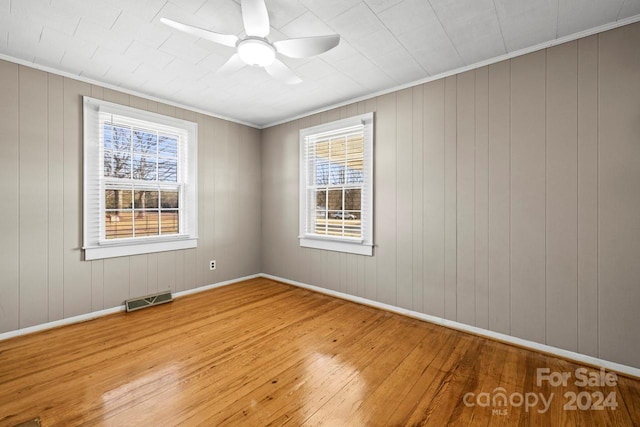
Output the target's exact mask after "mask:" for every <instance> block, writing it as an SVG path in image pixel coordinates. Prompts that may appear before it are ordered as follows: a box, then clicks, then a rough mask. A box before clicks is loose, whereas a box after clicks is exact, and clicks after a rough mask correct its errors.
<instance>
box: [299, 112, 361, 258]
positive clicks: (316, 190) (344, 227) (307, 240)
mask: <svg viewBox="0 0 640 427" xmlns="http://www.w3.org/2000/svg"><path fill="white" fill-rule="evenodd" d="M300 146H301V149H300V246H304V247H308V248H316V249H326V250H333V251H339V252H349V253H354V254H359V255H369V256H371V255H372V251H373V239H372V234H373V113H368V114H363V115H360V116H356V117H351V118H348V119H344V120H339V121H336V122H332V123H327V124H324V125H319V126H314V127H311V128H307V129H302V130H301V131H300Z"/></svg>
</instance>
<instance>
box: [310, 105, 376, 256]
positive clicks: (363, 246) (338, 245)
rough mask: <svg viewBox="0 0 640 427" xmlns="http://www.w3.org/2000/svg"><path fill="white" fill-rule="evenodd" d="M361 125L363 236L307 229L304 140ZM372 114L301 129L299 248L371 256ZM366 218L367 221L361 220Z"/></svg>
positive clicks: (372, 190) (372, 244)
mask: <svg viewBox="0 0 640 427" xmlns="http://www.w3.org/2000/svg"><path fill="white" fill-rule="evenodd" d="M359 125H364V129H363V133H364V167H363V172H364V183H363V185H362V187H363V189H365V188H366V191H363V194H362V196H361V197H362V201H361V203H362V210H361V212H362V215H361V218H362V220H363V223H362V224H361V227H362V228H361V230H362V236H361V237H360V238H350V237H338V236H325V235H320V234H313V233H308V232H307V227H306V226H307V218H308V214H309V213H308V206H309V200H308V183H307V181H306V180H307V167H308V164H307V162H306V150H307V149H306V144H307V142H306V139H307V138H309V137H312V136H317V135H321V134H328V133H339V132H340V131H341V130H343V129H344V130H347V129H349V128H353V127H354V126H359ZM373 134H374V115H373V113H366V114H360V115H357V116H353V117H349V118H346V119H341V120H336V121H333V122H330V123H324V124H321V125H317V126H312V127H309V128H305V129H301V130H300V139H299V144H300V145H299V147H300V176H299V181H300V182H299V184H300V187H299V191H300V199H299V203H300V205H299V235H298V239H299V241H300V246H301V247H306V248H313V249H322V250H329V251H337V252H346V253H352V254H356V255H365V256H373V246H374V243H373V192H374V189H373V139H374V137H373ZM365 220H366V223H364V221H365Z"/></svg>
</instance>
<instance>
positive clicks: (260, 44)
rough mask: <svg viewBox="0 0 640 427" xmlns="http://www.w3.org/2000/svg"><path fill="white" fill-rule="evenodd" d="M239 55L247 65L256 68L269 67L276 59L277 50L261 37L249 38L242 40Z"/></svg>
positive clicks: (239, 45) (239, 43) (239, 44)
mask: <svg viewBox="0 0 640 427" xmlns="http://www.w3.org/2000/svg"><path fill="white" fill-rule="evenodd" d="M238 54H239V55H240V59H242V60H243V61H244V62H245V63H246V64H248V65H252V66H254V67H268V66H269V65H271V64H273V61H274V60H275V59H276V49H275V48H274V47H273V46H272V45H271V43H269V42H268V41H267V40H266V39H263V38H261V37H247V38H246V39H244V40H240V41H239V42H238Z"/></svg>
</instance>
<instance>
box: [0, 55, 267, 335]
mask: <svg viewBox="0 0 640 427" xmlns="http://www.w3.org/2000/svg"><path fill="white" fill-rule="evenodd" d="M0 94H1V95H0V185H1V191H0V195H1V197H0V200H1V203H2V206H1V207H0V254H2V255H1V256H0V333H2V332H6V331H13V330H16V329H20V328H25V327H29V326H33V325H38V324H42V323H46V322H50V321H54V320H59V319H63V318H67V317H71V316H75V315H80V314H84V313H89V312H93V311H97V310H101V309H105V308H111V307H115V306H118V305H121V304H123V302H124V300H125V299H127V298H130V297H135V296H141V295H145V294H148V293H153V292H157V291H161V290H167V289H170V290H172V291H182V290H187V289H192V288H196V287H199V286H203V285H208V284H212V283H217V282H221V281H225V280H229V279H235V278H239V277H243V276H247V275H251V274H256V273H259V272H260V261H261V259H260V247H259V244H257V243H256V242H258V241H259V240H260V208H261V206H260V177H261V174H260V162H261V154H260V150H261V148H260V131H259V130H257V129H253V128H249V127H246V126H242V125H238V124H235V123H230V122H227V121H224V120H220V119H216V118H213V117H210V116H205V115H203V114H197V113H194V112H191V111H187V110H183V109H180V108H175V107H173V106H169V105H165V104H160V103H157V102H153V101H149V100H146V99H142V98H138V97H135V96H130V95H127V94H124V93H120V92H115V91H112V90H109V89H104V88H102V87H98V86H93V85H89V84H86V83H82V82H79V81H76V80H73V79H69V78H64V77H60V76H57V75H54V74H49V73H46V72H42V71H38V70H35V69H32V68H28V67H24V66H20V65H17V64H13V63H9V62H5V61H0ZM82 95H90V96H93V97H95V98H99V99H104V100H107V101H112V102H116V103H119V104H123V105H129V106H132V107H135V108H140V109H143V110H149V111H153V112H158V113H161V114H165V115H168V116H173V117H179V118H184V119H187V120H191V121H195V122H197V123H198V133H199V135H198V186H199V188H198V192H199V197H198V213H199V219H198V220H199V224H198V228H199V241H198V247H197V249H189V250H182V251H171V252H160V253H155V254H149V255H138V256H130V257H122V258H111V259H106V260H97V261H83V260H82V251H81V246H82ZM210 259H216V261H217V269H216V270H215V271H209V267H208V261H209V260H210Z"/></svg>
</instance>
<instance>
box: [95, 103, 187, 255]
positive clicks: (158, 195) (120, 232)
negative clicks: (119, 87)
mask: <svg viewBox="0 0 640 427" xmlns="http://www.w3.org/2000/svg"><path fill="white" fill-rule="evenodd" d="M84 107H85V108H84V114H85V117H84V125H85V129H84V134H85V141H84V148H85V152H84V154H85V155H84V173H85V180H84V196H85V198H84V249H85V259H95V258H107V257H111V256H123V255H131V254H134V253H147V252H157V251H163V250H172V249H182V248H187V247H195V245H196V239H197V182H196V177H197V172H196V167H197V149H196V148H197V139H196V138H197V125H196V124H195V123H191V122H187V121H184V120H180V119H175V118H170V117H165V116H161V115H158V114H154V113H149V112H145V111H141V110H136V109H132V108H129V107H123V106H119V105H116V104H112V103H108V102H105V101H100V100H96V99H92V98H88V97H85V99H84Z"/></svg>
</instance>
